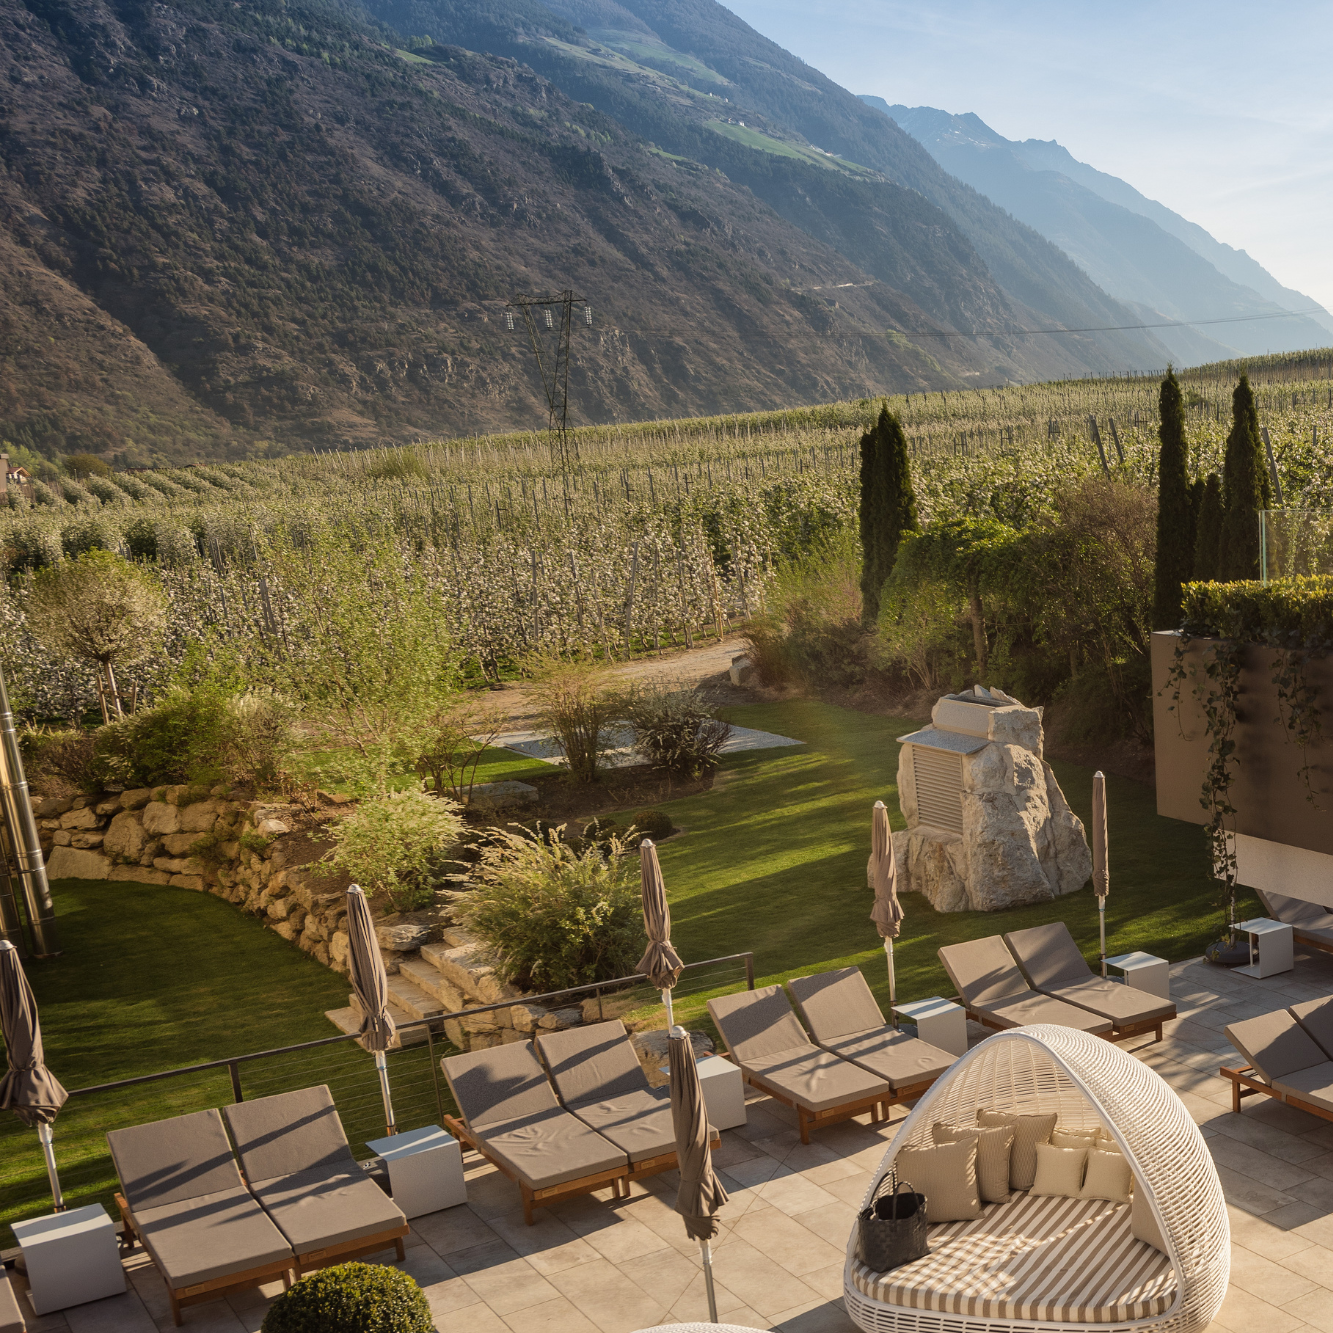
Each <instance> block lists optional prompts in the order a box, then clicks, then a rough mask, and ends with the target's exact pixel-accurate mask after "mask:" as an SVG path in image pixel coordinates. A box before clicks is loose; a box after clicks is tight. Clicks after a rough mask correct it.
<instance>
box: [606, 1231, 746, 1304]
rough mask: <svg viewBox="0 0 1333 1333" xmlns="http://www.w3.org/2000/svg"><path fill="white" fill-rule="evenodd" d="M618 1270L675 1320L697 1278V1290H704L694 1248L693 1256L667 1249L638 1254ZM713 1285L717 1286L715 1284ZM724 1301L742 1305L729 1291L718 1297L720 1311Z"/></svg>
mask: <svg viewBox="0 0 1333 1333" xmlns="http://www.w3.org/2000/svg"><path fill="white" fill-rule="evenodd" d="M617 1267H618V1268H619V1269H620V1271H621V1272H622V1273H624V1275H625V1276H626V1277H627V1278H629V1280H630V1281H631V1282H633V1283H634V1285H635V1286H636V1287H639V1288H641V1289H642V1290H643V1291H645V1292H647V1293H648V1295H649V1296H651V1297H652V1298H653V1300H655V1301H656V1302H657V1303H658V1304H659V1305H661V1306H664V1307H665V1308H666V1309H668V1310H670V1311H671V1312H672V1314H673V1316H674V1317H678V1318H683V1317H684V1316H683V1315H681V1313H680V1311H679V1310H678V1309H677V1308H676V1307H677V1306H678V1305H679V1303H680V1302H681V1301H683V1300H685V1298H686V1295H687V1293H688V1292H689V1291H690V1288H691V1285H692V1284H693V1283H694V1282H695V1281H696V1279H697V1280H698V1282H699V1284H700V1285H699V1289H700V1291H702V1290H703V1271H702V1267H701V1261H700V1259H699V1256H698V1246H697V1245H696V1246H695V1254H693V1255H690V1254H685V1253H682V1252H681V1251H680V1250H673V1249H671V1248H669V1247H668V1248H666V1249H661V1250H657V1251H655V1252H654V1253H652V1254H642V1255H639V1256H638V1257H637V1258H635V1259H626V1260H625V1261H624V1262H623V1263H620V1264H617ZM714 1286H715V1287H717V1286H718V1284H717V1283H716V1282H715V1283H714ZM727 1302H730V1303H731V1304H733V1305H739V1304H741V1302H740V1299H739V1298H738V1297H737V1296H735V1295H734V1294H733V1293H732V1292H731V1291H730V1289H727V1294H726V1296H725V1297H723V1296H722V1295H721V1294H719V1295H718V1310H719V1312H721V1309H722V1306H723V1304H725V1303H727Z"/></svg>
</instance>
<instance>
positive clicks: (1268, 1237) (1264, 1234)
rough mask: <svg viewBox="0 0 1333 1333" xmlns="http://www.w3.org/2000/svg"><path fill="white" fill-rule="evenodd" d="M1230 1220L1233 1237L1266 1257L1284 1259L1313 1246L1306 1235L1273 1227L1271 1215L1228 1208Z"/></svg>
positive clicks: (1235, 1240) (1247, 1247) (1312, 1242)
mask: <svg viewBox="0 0 1333 1333" xmlns="http://www.w3.org/2000/svg"><path fill="white" fill-rule="evenodd" d="M1227 1219H1228V1221H1229V1222H1230V1223H1231V1239H1232V1240H1233V1241H1234V1242H1236V1243H1238V1244H1240V1245H1243V1246H1245V1248H1246V1249H1247V1250H1252V1251H1253V1252H1254V1253H1255V1254H1261V1255H1263V1257H1264V1258H1265V1259H1277V1260H1280V1261H1281V1260H1285V1259H1286V1258H1287V1257H1288V1256H1289V1255H1293V1254H1297V1253H1299V1252H1300V1251H1301V1250H1308V1249H1310V1248H1311V1247H1312V1246H1313V1245H1314V1241H1312V1240H1309V1239H1307V1238H1306V1237H1305V1236H1302V1235H1299V1234H1297V1233H1295V1232H1293V1231H1290V1230H1284V1229H1283V1228H1281V1227H1277V1226H1274V1225H1273V1223H1272V1222H1271V1221H1270V1220H1269V1215H1265V1216H1263V1217H1256V1216H1254V1214H1252V1213H1247V1212H1246V1211H1245V1210H1244V1209H1243V1208H1228V1209H1227ZM1306 1220H1307V1221H1308V1220H1309V1219H1308V1218H1307V1219H1306Z"/></svg>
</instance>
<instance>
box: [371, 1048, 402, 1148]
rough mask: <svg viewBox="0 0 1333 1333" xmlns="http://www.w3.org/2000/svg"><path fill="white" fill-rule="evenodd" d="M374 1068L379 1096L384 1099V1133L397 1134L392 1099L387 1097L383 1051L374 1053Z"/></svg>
mask: <svg viewBox="0 0 1333 1333" xmlns="http://www.w3.org/2000/svg"><path fill="white" fill-rule="evenodd" d="M375 1068H376V1070H377V1071H378V1072H379V1076H380V1095H381V1096H382V1097H383V1098H384V1132H385V1133H386V1134H397V1133H398V1125H397V1123H396V1122H395V1121H394V1118H393V1099H392V1098H391V1097H390V1096H389V1066H388V1062H387V1061H386V1060H385V1058H384V1052H383V1051H376V1052H375Z"/></svg>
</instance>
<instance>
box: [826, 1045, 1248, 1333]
mask: <svg viewBox="0 0 1333 1333" xmlns="http://www.w3.org/2000/svg"><path fill="white" fill-rule="evenodd" d="M979 1107H988V1108H990V1109H992V1110H997V1111H1002V1112H1009V1113H1017V1114H1046V1115H1049V1114H1050V1113H1052V1112H1054V1113H1056V1114H1057V1115H1058V1117H1059V1124H1060V1125H1061V1126H1063V1127H1067V1128H1072V1129H1079V1128H1083V1129H1091V1128H1093V1127H1096V1126H1101V1127H1103V1128H1104V1129H1105V1130H1106V1131H1108V1132H1109V1133H1110V1135H1111V1137H1112V1138H1113V1139H1114V1140H1115V1142H1116V1145H1117V1146H1118V1147H1119V1149H1120V1151H1121V1152H1123V1153H1124V1154H1125V1157H1126V1158H1127V1159H1128V1161H1129V1164H1130V1167H1131V1169H1132V1171H1133V1177H1134V1186H1133V1188H1134V1194H1135V1197H1136V1199H1138V1200H1139V1201H1140V1203H1141V1204H1147V1205H1150V1216H1151V1220H1152V1221H1153V1222H1155V1224H1156V1230H1157V1231H1158V1232H1160V1237H1159V1238H1160V1239H1161V1241H1162V1248H1161V1249H1160V1250H1159V1249H1156V1248H1154V1247H1153V1246H1152V1245H1150V1244H1148V1243H1145V1242H1144V1241H1142V1240H1139V1239H1136V1238H1135V1235H1134V1233H1133V1230H1132V1229H1131V1223H1130V1211H1131V1205H1130V1204H1128V1203H1111V1202H1107V1201H1104V1200H1097V1199H1083V1198H1052V1197H1038V1196H1036V1195H1035V1194H1029V1193H1024V1192H1016V1193H1015V1194H1013V1195H1011V1197H1010V1200H1009V1201H1008V1202H1007V1203H994V1204H987V1205H986V1207H985V1208H984V1209H982V1211H981V1215H980V1217H978V1218H976V1219H975V1220H973V1221H966V1222H948V1223H943V1224H940V1225H935V1226H932V1227H930V1244H931V1253H930V1254H928V1255H927V1256H926V1257H925V1258H924V1259H919V1260H917V1261H916V1262H915V1263H913V1264H907V1265H904V1266H903V1267H900V1268H897V1269H893V1270H891V1271H890V1272H888V1273H873V1272H871V1271H870V1270H869V1269H867V1268H866V1266H865V1265H864V1264H863V1263H861V1261H860V1259H859V1257H858V1255H857V1241H858V1235H857V1231H856V1230H855V1229H854V1230H853V1232H852V1235H851V1237H850V1238H849V1240H848V1246H847V1261H846V1265H845V1267H844V1270H843V1295H844V1298H845V1301H846V1305H847V1310H848V1313H849V1314H850V1315H851V1317H852V1319H853V1321H854V1322H855V1323H856V1325H857V1326H858V1327H859V1328H861V1329H864V1330H866V1331H867V1333H959V1331H960V1330H964V1329H965V1330H966V1331H967V1333H1010V1331H1011V1330H1012V1333H1018V1331H1019V1330H1024V1331H1025V1333H1033V1331H1035V1330H1038V1329H1040V1330H1042V1331H1043V1333H1127V1331H1128V1330H1131V1329H1132V1330H1136V1331H1137V1330H1144V1331H1145V1333H1147V1331H1149V1330H1150V1331H1151V1333H1202V1330H1204V1329H1206V1328H1207V1327H1208V1325H1209V1324H1210V1323H1211V1322H1212V1321H1213V1319H1214V1317H1215V1316H1216V1314H1217V1311H1218V1309H1219V1308H1220V1306H1221V1304H1222V1299H1223V1297H1224V1296H1225V1295H1226V1290H1227V1281H1228V1278H1229V1276H1230V1244H1231V1238H1230V1232H1229V1228H1228V1225H1227V1212H1226V1200H1225V1199H1224V1197H1223V1195H1222V1187H1221V1184H1220V1182H1219V1181H1218V1178H1217V1171H1216V1168H1215V1167H1214V1166H1213V1161H1212V1158H1211V1156H1210V1155H1209V1153H1208V1149H1207V1146H1206V1145H1205V1143H1204V1140H1203V1136H1202V1135H1201V1134H1200V1133H1199V1129H1198V1126H1197V1125H1196V1124H1195V1123H1194V1121H1193V1120H1192V1119H1191V1118H1190V1116H1189V1113H1188V1112H1187V1111H1186V1110H1185V1107H1184V1106H1183V1105H1182V1104H1181V1101H1180V1099H1179V1098H1178V1097H1177V1096H1176V1095H1175V1093H1174V1092H1172V1091H1171V1089H1170V1088H1169V1087H1168V1086H1167V1085H1166V1083H1165V1082H1163V1080H1162V1079H1161V1078H1160V1077H1159V1076H1158V1075H1157V1074H1156V1073H1154V1072H1153V1070H1151V1069H1149V1068H1148V1067H1147V1065H1145V1064H1143V1063H1141V1062H1140V1061H1138V1060H1136V1059H1134V1057H1133V1056H1131V1055H1128V1054H1126V1053H1125V1052H1124V1051H1122V1050H1120V1049H1119V1048H1118V1047H1116V1046H1113V1045H1112V1044H1111V1043H1110V1042H1108V1041H1104V1040H1102V1039H1101V1038H1099V1037H1097V1036H1094V1035H1093V1034H1091V1033H1088V1032H1082V1031H1078V1030H1076V1029H1072V1028H1067V1027H1056V1026H1054V1025H1051V1024H1040V1025H1035V1026H1032V1027H1024V1028H1015V1029H1012V1030H1010V1031H1007V1032H1001V1033H998V1034H996V1035H995V1036H993V1037H989V1038H987V1040H986V1041H984V1042H982V1043H981V1044H980V1045H979V1046H976V1047H974V1048H973V1049H972V1050H971V1051H969V1052H968V1053H967V1055H965V1056H963V1057H962V1058H961V1059H959V1061H958V1062H957V1064H955V1065H954V1066H953V1067H952V1068H951V1069H950V1070H949V1071H948V1072H947V1073H946V1074H944V1075H943V1077H941V1078H940V1079H939V1080H937V1082H936V1083H935V1084H934V1085H933V1086H932V1087H931V1088H930V1090H929V1091H928V1092H927V1093H926V1094H925V1095H924V1096H923V1097H922V1098H921V1100H920V1101H919V1102H918V1103H917V1105H916V1108H915V1109H914V1110H913V1112H912V1114H911V1115H910V1116H909V1117H908V1118H907V1120H906V1121H904V1122H903V1126H902V1128H901V1129H900V1130H899V1131H898V1133H897V1135H896V1137H895V1138H894V1140H893V1144H892V1146H891V1147H890V1148H889V1150H888V1152H887V1153H886V1154H885V1156H884V1160H883V1161H882V1163H881V1164H880V1167H879V1169H878V1171H877V1172H876V1173H875V1175H874V1176H873V1177H872V1179H871V1184H870V1188H869V1189H868V1190H867V1192H866V1197H865V1201H864V1204H863V1206H868V1205H869V1203H870V1201H871V1200H872V1199H873V1198H874V1196H875V1193H876V1191H877V1189H878V1187H879V1185H880V1182H881V1181H882V1180H884V1179H885V1177H887V1176H888V1174H889V1172H890V1168H891V1167H892V1166H893V1162H894V1159H895V1157H896V1156H897V1155H898V1153H899V1152H900V1151H901V1150H902V1149H903V1148H907V1147H911V1148H923V1147H929V1146H930V1145H931V1143H932V1136H931V1126H932V1125H933V1124H934V1123H935V1122H936V1121H940V1120H943V1121H949V1122H954V1123H964V1122H971V1120H972V1119H973V1117H974V1115H975V1113H976V1111H977V1109H978V1108H979ZM1148 1215H1149V1214H1148V1212H1147V1210H1145V1213H1144V1216H1145V1217H1146V1216H1148Z"/></svg>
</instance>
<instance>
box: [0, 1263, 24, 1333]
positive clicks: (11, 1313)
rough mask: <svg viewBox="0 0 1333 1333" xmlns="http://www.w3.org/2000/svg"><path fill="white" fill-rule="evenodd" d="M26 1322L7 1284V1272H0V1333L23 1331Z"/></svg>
mask: <svg viewBox="0 0 1333 1333" xmlns="http://www.w3.org/2000/svg"><path fill="white" fill-rule="evenodd" d="M27 1327H28V1326H27V1324H25V1323H24V1322H23V1312H22V1311H21V1310H20V1309H19V1303H18V1297H17V1296H15V1295H14V1288H13V1287H11V1286H10V1285H9V1277H8V1275H7V1274H5V1273H3V1272H0V1333H24V1330H25V1329H26V1328H27Z"/></svg>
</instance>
